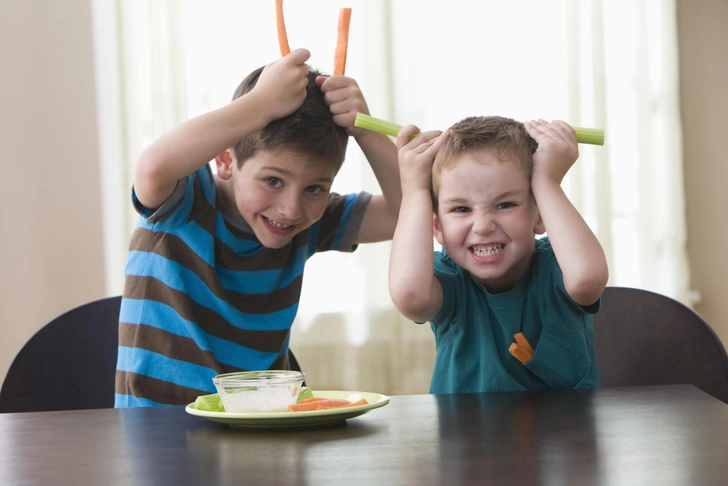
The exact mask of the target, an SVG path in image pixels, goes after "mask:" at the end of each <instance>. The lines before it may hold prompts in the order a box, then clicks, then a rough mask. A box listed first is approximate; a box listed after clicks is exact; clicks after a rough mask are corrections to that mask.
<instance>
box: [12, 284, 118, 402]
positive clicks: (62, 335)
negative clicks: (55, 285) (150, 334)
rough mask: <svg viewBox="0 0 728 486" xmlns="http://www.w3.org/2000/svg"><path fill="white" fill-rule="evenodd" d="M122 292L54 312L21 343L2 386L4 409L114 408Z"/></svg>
mask: <svg viewBox="0 0 728 486" xmlns="http://www.w3.org/2000/svg"><path fill="white" fill-rule="evenodd" d="M120 305H121V297H120V296H116V297H108V298H106V299H101V300H97V301H95V302H91V303H88V304H85V305H82V306H80V307H76V308H75V309H73V310H70V311H68V312H66V313H65V314H63V315H61V316H59V317H57V318H55V319H54V320H52V321H51V322H50V323H48V324H46V325H45V326H44V327H43V328H42V329H41V330H39V331H38V332H37V333H36V334H35V335H34V336H33V337H32V338H30V340H29V341H28V342H27V343H26V344H25V346H23V348H22V349H21V350H20V352H19V353H18V355H17V356H16V357H15V360H14V361H13V363H12V364H11V365H10V369H9V370H8V373H7V375H6V377H5V381H4V382H3V386H2V389H0V412H40V411H48V410H78V409H86V408H112V407H113V406H114V379H115V376H116V355H117V344H118V342H119V335H118V333H119V308H120Z"/></svg>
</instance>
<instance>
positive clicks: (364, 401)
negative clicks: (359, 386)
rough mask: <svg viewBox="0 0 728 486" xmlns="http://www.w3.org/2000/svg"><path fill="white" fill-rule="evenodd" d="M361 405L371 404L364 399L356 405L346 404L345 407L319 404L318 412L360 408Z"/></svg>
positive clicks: (355, 403)
mask: <svg viewBox="0 0 728 486" xmlns="http://www.w3.org/2000/svg"><path fill="white" fill-rule="evenodd" d="M359 405H369V402H367V401H366V399H364V398H362V399H361V400H358V401H356V402H354V403H346V404H344V405H335V406H327V405H325V404H321V403H319V406H318V408H317V409H316V410H331V409H332V408H346V407H358V406H359Z"/></svg>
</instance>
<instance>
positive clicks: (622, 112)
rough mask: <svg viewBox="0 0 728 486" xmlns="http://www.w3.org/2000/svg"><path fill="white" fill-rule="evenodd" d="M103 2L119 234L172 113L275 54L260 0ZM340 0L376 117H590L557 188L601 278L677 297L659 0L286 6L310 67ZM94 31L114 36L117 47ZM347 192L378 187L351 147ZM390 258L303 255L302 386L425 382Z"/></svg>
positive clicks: (673, 112) (344, 174) (680, 225)
mask: <svg viewBox="0 0 728 486" xmlns="http://www.w3.org/2000/svg"><path fill="white" fill-rule="evenodd" d="M97 1H101V0H97ZM115 5H116V10H113V9H112V11H108V9H107V12H106V15H103V16H102V15H97V16H96V19H97V23H98V22H107V23H115V25H114V26H112V27H114V28H110V29H106V30H102V29H97V30H99V31H101V33H99V34H98V35H97V45H104V46H109V45H116V46H117V49H116V50H115V52H104V51H103V50H100V51H99V52H98V53H97V59H98V60H99V65H100V68H99V69H100V70H101V72H102V73H104V72H106V73H107V77H108V73H112V72H118V73H119V74H118V83H113V82H108V81H107V82H106V83H103V82H101V83H100V100H102V99H103V97H104V96H112V97H113V96H116V97H117V98H118V99H120V100H121V102H120V103H119V105H120V107H121V108H120V109H119V110H117V111H116V112H115V113H114V112H111V111H112V110H108V111H109V113H107V114H106V115H105V116H104V117H102V120H101V122H102V129H103V124H104V123H106V127H117V128H116V129H113V128H111V129H108V128H107V131H108V130H110V131H111V132H112V133H116V139H115V141H116V143H117V144H118V145H119V146H121V147H122V153H123V163H124V164H125V170H124V173H125V174H126V176H125V177H124V178H123V180H121V181H119V180H116V181H115V182H114V181H109V182H108V184H117V187H116V188H115V190H114V191H115V192H110V194H118V193H119V189H118V184H123V185H124V187H123V191H121V192H122V193H123V195H124V197H123V198H118V200H115V201H113V202H108V201H107V207H108V209H107V218H112V221H115V222H116V223H117V224H118V225H119V226H123V227H124V230H123V231H122V232H121V233H123V236H124V238H128V234H129V231H130V228H131V225H132V221H134V220H135V215H134V213H133V210H132V208H131V205H130V204H129V202H128V190H129V187H128V184H129V177H130V174H131V167H132V166H133V163H134V160H135V158H136V156H137V155H138V154H139V152H140V151H141V150H142V149H143V148H144V146H146V145H147V144H148V143H150V142H151V141H152V140H154V139H155V138H157V137H158V136H160V135H161V134H162V133H164V132H165V131H167V130H169V129H170V128H171V127H172V126H174V125H176V124H177V123H179V122H181V121H183V120H185V119H187V118H190V117H192V116H195V115H198V114H200V113H203V112H205V111H208V110H210V109H213V108H216V107H219V106H221V105H223V104H224V103H227V102H229V99H230V95H231V94H232V92H233V90H234V89H235V87H236V86H237V84H238V83H239V82H240V80H241V79H242V78H243V77H244V76H245V75H246V74H247V73H248V72H250V71H252V70H253V69H255V68H257V67H258V66H261V65H263V64H265V63H267V62H269V61H271V60H272V59H275V58H276V57H277V56H278V55H279V53H278V44H277V40H276V34H275V21H274V6H273V5H274V2H273V0H258V1H253V0H246V1H240V0H204V1H203V0H184V1H180V0H116V3H115ZM341 7H352V24H351V33H350V42H349V54H348V59H347V74H348V75H350V76H352V77H354V78H355V79H357V81H358V82H359V85H360V86H361V87H362V90H363V91H364V94H365V96H366V98H367V101H368V103H369V107H370V110H371V112H372V114H373V115H374V116H378V117H381V118H384V119H388V120H391V121H394V122H397V123H400V124H406V123H415V124H417V125H418V126H420V127H421V128H422V129H430V128H445V127H447V126H449V125H450V124H452V123H454V122H455V121H457V120H459V119H461V118H464V117H465V116H471V115H491V114H493V115H495V114H497V115H503V116H509V117H512V118H516V119H520V120H526V119H531V118H544V119H548V120H551V119H562V120H566V121H568V122H569V123H571V124H572V125H575V126H584V127H597V128H604V129H605V130H606V139H607V143H606V145H605V146H604V147H593V146H583V145H582V146H580V153H581V156H580V159H579V161H578V162H577V163H576V165H575V167H574V169H572V171H571V172H570V174H569V175H568V176H567V179H566V180H565V181H564V187H565V189H566V191H567V193H568V194H569V196H570V197H571V199H572V201H573V202H574V203H575V205H576V206H577V208H578V209H579V210H580V211H581V213H582V215H583V216H584V217H585V219H586V220H587V222H588V223H589V224H590V226H591V227H592V228H593V229H594V231H595V232H596V234H597V235H598V237H599V239H600V241H601V242H602V244H603V246H604V248H605V250H606V252H607V256H608V259H609V263H610V271H611V280H610V285H624V286H633V287H641V288H647V289H651V290H655V291H658V292H661V293H664V294H667V295H670V296H673V297H675V298H678V299H680V300H682V301H683V302H686V303H688V302H687V300H688V299H687V297H688V287H687V282H688V273H687V264H686V253H685V220H684V218H685V216H684V209H683V206H684V204H683V183H682V159H681V154H682V148H681V141H680V140H681V138H680V137H681V134H680V122H679V113H678V98H677V43H676V26H675V5H674V1H673V0H665V1H663V0H621V1H614V0H612V1H609V2H606V1H604V2H603V1H602V0H584V1H579V0H549V1H546V0H511V1H509V2H502V1H496V0H482V1H475V0H450V1H448V2H442V1H436V0H348V1H338V0H326V1H324V0H319V1H316V2H302V1H293V0H288V1H287V2H284V10H285V14H286V15H285V16H286V24H287V27H288V38H289V41H290V44H291V47H292V48H295V47H306V48H308V49H309V50H311V52H312V54H313V55H312V59H311V61H310V64H311V65H312V66H313V67H316V68H319V69H321V70H322V71H326V72H330V71H331V70H332V66H333V52H334V45H335V41H336V21H337V17H338V10H339V8H341ZM97 10H98V9H97ZM104 32H105V34H103V33H104ZM109 32H111V33H112V34H109ZM103 35H106V36H107V37H108V36H109V35H114V36H117V38H116V39H115V40H116V44H113V43H112V42H110V40H109V39H108V38H107V39H106V40H105V41H104V38H103ZM114 70H116V71H114ZM100 79H101V80H102V81H103V76H100ZM102 104H103V102H102ZM119 119H121V120H122V123H119ZM107 138H111V139H113V138H114V137H107ZM107 163H109V162H107ZM361 189H364V190H368V191H370V192H378V189H377V185H376V181H375V180H374V178H373V176H372V175H371V171H370V170H369V168H368V165H367V163H366V161H365V159H364V158H363V156H362V154H361V152H360V151H359V150H358V147H356V144H354V143H352V144H351V145H350V148H349V152H348V154H347V161H346V163H345V164H344V167H343V168H342V171H341V172H340V174H339V175H338V176H337V181H336V183H335V185H334V190H335V191H337V192H342V193H345V192H352V191H358V190H361ZM119 233H120V232H119V231H117V232H115V233H109V234H110V235H112V236H110V237H114V238H116V240H115V241H114V242H107V243H108V248H109V249H110V251H116V252H117V253H118V252H119V250H118V248H119V246H120V244H119V242H118V238H119ZM125 245H126V240H125V242H124V246H125ZM388 257H389V244H388V243H380V244H376V245H362V246H361V247H360V248H359V250H357V252H355V253H354V254H353V255H348V254H338V253H332V254H321V255H317V256H315V257H314V258H313V259H312V260H311V261H310V263H309V265H308V266H307V272H306V276H305V279H304V290H303V296H302V301H301V307H300V312H299V316H298V318H297V322H296V323H295V325H294V327H293V330H292V337H291V347H292V349H293V350H294V352H295V354H296V356H297V357H298V359H299V361H300V362H301V365H302V367H303V368H304V371H305V372H306V374H307V377H308V382H309V384H310V385H311V386H313V387H315V388H317V389H361V390H371V391H377V392H381V393H388V394H402V393H425V392H426V391H427V389H428V386H429V378H430V372H431V370H432V364H433V362H434V340H433V337H432V335H431V332H430V330H429V327H428V326H427V325H423V326H419V325H416V324H413V323H411V322H408V321H406V320H405V319H403V318H402V317H401V316H400V315H399V314H398V312H397V311H396V310H395V309H394V307H393V306H392V303H391V300H390V298H389V294H388V291H387V278H386V274H387V265H388ZM124 258H125V255H117V256H116V257H115V258H110V259H108V260H107V261H109V262H110V264H113V265H116V267H115V268H112V269H110V274H112V275H116V276H119V275H120V266H121V263H120V262H123V260H124ZM120 289H121V281H120V278H117V281H114V282H110V293H118V291H117V290H119V291H120Z"/></svg>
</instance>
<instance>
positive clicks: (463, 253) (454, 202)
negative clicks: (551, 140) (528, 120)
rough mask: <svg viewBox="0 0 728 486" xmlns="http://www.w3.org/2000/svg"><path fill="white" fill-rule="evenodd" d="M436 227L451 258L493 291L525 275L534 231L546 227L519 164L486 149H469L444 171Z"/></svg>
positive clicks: (508, 288)
mask: <svg viewBox="0 0 728 486" xmlns="http://www.w3.org/2000/svg"><path fill="white" fill-rule="evenodd" d="M433 229H434V234H435V238H436V239H437V241H438V242H439V243H440V244H441V245H443V246H444V248H445V249H446V250H447V253H448V255H450V258H452V260H453V261H454V262H455V263H456V264H457V265H459V266H460V267H461V268H463V269H465V270H467V271H468V272H469V273H470V274H471V275H472V276H473V277H474V278H475V279H476V280H477V281H478V282H480V283H482V284H483V285H484V286H485V288H486V289H487V290H488V291H489V292H492V293H500V292H506V291H508V290H512V289H513V288H514V287H515V286H516V285H517V284H518V282H520V280H521V279H522V278H523V277H524V276H525V275H526V273H527V272H528V268H529V266H530V264H531V259H532V257H533V252H534V248H535V243H534V235H535V234H540V233H543V232H544V231H545V228H544V226H543V222H542V221H541V217H540V215H539V213H538V208H537V207H536V201H535V200H534V198H533V195H532V193H531V183H530V180H529V179H528V177H527V176H526V175H525V174H524V171H523V169H522V168H521V165H520V164H519V163H517V162H516V161H509V160H505V161H499V160H498V159H497V158H495V157H494V156H493V155H492V154H491V153H489V152H488V151H477V152H468V153H465V154H463V155H461V156H460V158H459V160H458V161H457V163H456V164H455V165H454V166H453V167H451V168H449V169H446V170H444V171H443V172H442V174H441V175H440V186H439V193H438V209H437V214H436V215H435V216H434V218H433Z"/></svg>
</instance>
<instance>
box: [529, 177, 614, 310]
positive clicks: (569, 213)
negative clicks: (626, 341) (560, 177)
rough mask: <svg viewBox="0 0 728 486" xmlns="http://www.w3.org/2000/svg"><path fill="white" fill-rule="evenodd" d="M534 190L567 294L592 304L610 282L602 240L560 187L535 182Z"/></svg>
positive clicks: (578, 300)
mask: <svg viewBox="0 0 728 486" xmlns="http://www.w3.org/2000/svg"><path fill="white" fill-rule="evenodd" d="M532 189H533V193H534V196H535V198H536V203H537V205H538V209H539V212H540V214H541V218H542V219H543V222H544V226H545V227H546V232H547V233H548V237H549V241H550V242H551V246H552V248H553V250H554V253H555V255H556V259H557V261H558V262H559V266H560V267H561V271H562V273H563V278H564V286H565V288H566V291H567V292H568V293H569V295H570V296H571V298H572V299H574V300H575V301H576V302H577V303H579V304H581V305H590V304H593V303H594V302H595V301H596V300H597V299H598V298H599V296H600V295H601V293H602V291H603V290H604V287H605V286H606V284H607V280H608V278H609V271H608V268H607V260H606V257H605V255H604V250H603V249H602V246H601V244H600V243H599V240H597V238H596V236H595V235H594V233H593V232H592V230H591V229H590V228H589V226H588V225H587V224H586V222H585V221H584V219H583V218H582V217H581V215H580V214H579V212H578V211H577V210H576V208H575V207H574V206H573V205H572V204H571V202H570V201H569V199H568V198H567V197H566V194H564V191H563V189H562V188H561V186H560V185H559V184H558V183H556V182H554V181H551V180H547V179H538V178H535V179H534V181H533V183H532Z"/></svg>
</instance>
